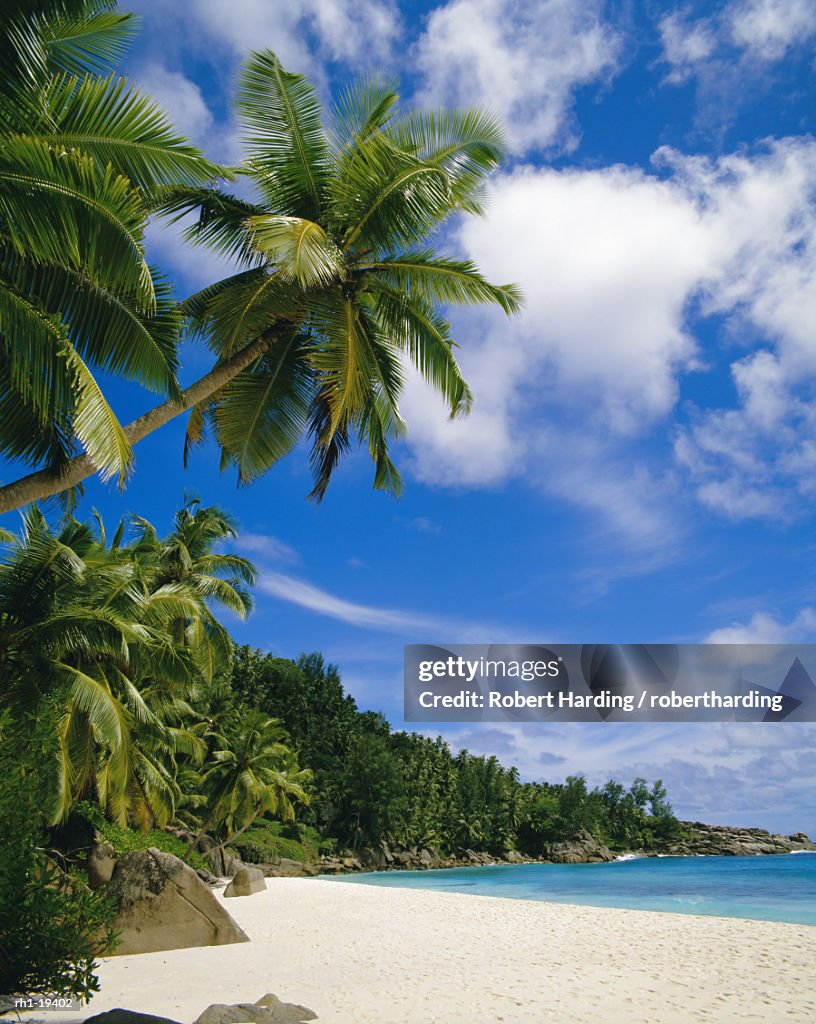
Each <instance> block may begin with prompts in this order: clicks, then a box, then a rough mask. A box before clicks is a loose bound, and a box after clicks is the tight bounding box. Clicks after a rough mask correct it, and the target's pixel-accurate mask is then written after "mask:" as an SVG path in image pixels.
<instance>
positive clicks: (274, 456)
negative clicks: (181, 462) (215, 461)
mask: <svg viewBox="0 0 816 1024" xmlns="http://www.w3.org/2000/svg"><path fill="white" fill-rule="evenodd" d="M313 392H314V378H313V376H312V374H311V371H310V370H309V367H308V365H307V363H306V361H305V359H304V352H303V348H302V338H301V337H300V336H299V335H297V334H296V333H295V332H289V334H288V335H284V336H283V337H282V338H280V339H279V340H278V341H277V342H276V343H275V344H274V345H273V346H272V348H271V349H270V350H269V351H268V352H267V353H266V355H265V356H264V357H263V358H262V359H260V360H259V361H258V362H257V363H256V364H255V365H254V366H252V367H250V368H249V369H247V370H244V371H243V373H240V374H239V375H238V376H237V377H236V378H235V379H234V380H232V381H231V382H230V383H229V384H228V385H227V386H226V387H225V388H224V389H223V390H222V391H221V392H220V394H219V398H218V402H217V403H216V404H215V407H214V411H213V421H214V423H215V427H216V437H217V440H218V443H219V444H220V445H221V448H222V451H223V452H224V454H225V455H226V456H227V458H228V459H229V461H230V462H231V463H232V464H234V465H235V466H236V467H237V469H238V476H239V481H240V482H241V483H249V482H250V481H252V480H254V479H255V478H256V477H258V476H259V475H261V474H262V473H265V472H266V471H267V470H268V469H269V468H270V466H272V465H274V464H275V463H276V462H277V461H278V460H279V459H281V458H283V456H284V455H286V454H288V453H289V452H290V451H291V450H292V448H294V446H295V445H296V444H297V442H298V441H299V440H300V438H301V437H302V436H303V433H304V431H305V429H306V422H307V416H308V409H309V403H310V400H311V397H312V394H313Z"/></svg>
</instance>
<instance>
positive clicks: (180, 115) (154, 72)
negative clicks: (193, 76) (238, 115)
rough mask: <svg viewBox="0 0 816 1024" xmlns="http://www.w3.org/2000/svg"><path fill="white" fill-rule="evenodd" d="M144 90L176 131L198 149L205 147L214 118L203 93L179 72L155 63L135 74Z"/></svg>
mask: <svg viewBox="0 0 816 1024" xmlns="http://www.w3.org/2000/svg"><path fill="white" fill-rule="evenodd" d="M134 78H135V79H136V80H137V81H138V83H139V86H140V88H143V89H144V90H145V92H147V93H148V95H150V96H151V97H152V98H153V99H154V100H155V101H156V102H157V103H158V105H159V106H160V107H161V108H162V109H163V110H165V111H166V112H167V113H168V114H169V116H170V119H171V121H172V122H173V124H174V125H175V127H176V128H177V129H178V130H179V131H180V132H181V133H182V134H184V135H186V136H187V138H189V139H192V140H193V142H195V143H197V144H198V145H204V144H205V142H206V137H207V134H208V132H209V131H210V129H211V127H212V124H213V115H212V112H211V110H210V108H209V107H208V106H207V103H206V102H205V100H204V97H203V95H202V94H201V90H200V89H199V87H198V86H197V85H196V84H195V82H191V81H190V79H189V78H186V77H185V76H184V75H183V74H182V73H181V72H180V71H170V70H169V69H168V68H166V67H163V66H162V65H161V64H158V63H155V62H152V63H149V64H143V65H141V66H140V67H138V68H137V69H136V71H135V73H134Z"/></svg>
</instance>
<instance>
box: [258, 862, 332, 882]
mask: <svg viewBox="0 0 816 1024" xmlns="http://www.w3.org/2000/svg"><path fill="white" fill-rule="evenodd" d="M258 867H259V868H260V869H261V871H263V873H264V875H265V876H266V877H267V878H301V877H303V876H304V875H318V874H320V868H318V867H316V866H315V865H314V864H303V863H302V862H301V861H299V860H289V859H288V858H287V857H281V859H280V860H279V861H278V863H277V864H259V865H258Z"/></svg>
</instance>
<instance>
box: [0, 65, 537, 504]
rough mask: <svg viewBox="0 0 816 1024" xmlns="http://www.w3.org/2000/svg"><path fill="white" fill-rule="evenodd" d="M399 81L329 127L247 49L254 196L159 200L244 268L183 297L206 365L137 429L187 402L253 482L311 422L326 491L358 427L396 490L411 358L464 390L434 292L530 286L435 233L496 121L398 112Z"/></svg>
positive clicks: (476, 200)
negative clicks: (458, 254)
mask: <svg viewBox="0 0 816 1024" xmlns="http://www.w3.org/2000/svg"><path fill="white" fill-rule="evenodd" d="M397 99H398V96H397V92H396V90H395V87H394V85H393V84H392V83H389V82H372V83H369V84H362V85H359V86H357V87H354V88H352V89H349V90H348V91H347V92H345V93H344V94H343V96H342V97H341V98H340V100H339V102H338V103H337V105H336V107H335V110H334V117H333V119H332V123H331V125H330V126H329V127H328V128H324V125H323V121H322V116H321V109H320V105H319V103H318V101H317V98H316V95H315V92H314V90H313V88H312V86H311V85H310V84H309V82H308V81H307V80H306V79H305V78H304V77H303V76H301V75H296V74H291V73H289V72H287V71H286V70H284V68H283V67H282V66H281V64H280V62H279V60H278V59H277V57H276V56H275V55H274V54H273V53H271V52H269V51H265V52H262V53H256V54H254V55H253V56H252V57H251V59H250V60H249V62H248V64H247V66H246V69H245V71H244V73H243V77H242V80H241V85H240V89H239V94H238V111H239V115H240V117H241V120H242V124H243V130H244V136H245V140H246V145H247V152H248V158H247V161H246V163H245V165H244V166H243V167H242V168H240V169H239V170H238V174H239V175H240V176H241V177H242V178H243V179H245V180H246V181H247V182H248V183H249V184H251V185H252V186H253V188H254V192H255V195H256V201H255V202H250V201H246V200H243V199H241V198H238V197H236V196H234V195H230V194H227V193H225V192H223V191H220V190H217V189H214V188H189V187H184V188H175V189H174V188H170V189H168V190H167V191H166V193H165V196H164V200H163V204H162V207H161V208H162V210H163V212H165V213H169V214H173V215H175V216H179V217H182V216H186V215H189V214H191V213H193V214H195V215H196V217H197V219H196V221H195V223H194V224H193V225H192V226H191V227H190V228H189V230H188V232H187V237H188V238H189V239H190V240H191V241H194V242H197V243H200V244H203V245H207V246H210V247H212V248H213V249H215V250H216V251H217V252H220V253H223V254H225V255H229V256H231V257H234V258H235V259H237V260H238V261H239V262H240V263H241V264H242V267H241V269H240V272H239V273H237V274H236V275H234V276H232V277H230V278H227V279H226V280H224V281H221V282H219V283H217V284H214V285H212V286H211V287H209V288H206V289H204V290H203V291H202V292H199V293H198V294H196V295H194V296H191V297H190V298H189V299H188V300H187V301H186V302H184V303H183V304H182V309H181V312H182V313H183V315H184V316H185V317H186V320H187V323H188V325H189V328H190V330H191V332H192V334H193V335H195V336H198V337H200V338H203V339H204V340H205V341H206V343H207V344H208V345H209V347H210V348H211V350H212V352H213V354H214V356H215V364H214V367H213V369H212V370H211V371H210V372H209V373H207V374H206V375H205V376H204V377H203V378H201V379H200V380H199V381H197V382H196V383H195V384H193V385H191V386H190V387H189V388H187V389H186V390H185V391H183V392H182V393H181V394H180V395H178V396H173V397H171V398H170V400H169V401H167V402H165V403H163V404H162V405H160V406H158V407H156V408H154V409H152V410H151V411H150V412H148V413H146V414H145V415H143V416H141V417H139V418H138V419H137V420H135V421H133V422H132V423H131V424H130V425H129V426H128V427H127V428H126V429H125V436H126V438H127V440H128V442H129V443H130V444H133V443H136V442H137V441H139V440H140V439H142V438H143V437H145V436H147V435H148V434H150V433H151V432H152V431H154V430H156V429H158V428H159V427H161V426H162V425H164V424H165V423H167V422H168V421H169V420H171V419H172V418H174V417H175V416H178V415H179V414H181V413H182V412H185V411H186V410H191V416H190V422H189V426H188V431H187V439H188V445H189V444H193V443H195V442H196V441H198V440H200V439H201V438H202V437H203V436H204V435H205V433H206V431H207V430H208V429H209V430H211V431H212V434H213V435H214V437H215V440H216V442H217V443H218V445H219V446H220V449H221V453H222V463H223V464H225V465H233V466H235V467H236V468H237V471H238V476H239V480H240V481H241V482H248V481H250V480H252V479H254V478H255V477H257V476H259V475H260V474H262V473H264V472H265V471H266V470H268V469H269V467H270V466H272V465H273V464H274V463H275V462H276V461H277V460H278V459H280V458H281V457H282V456H283V455H285V454H287V453H288V452H289V451H291V450H292V448H293V447H294V446H295V445H296V444H297V443H298V441H300V440H301V439H302V438H303V437H304V436H308V438H309V439H310V445H311V460H312V466H313V470H314V489H313V491H312V495H313V496H314V497H316V498H318V499H319V498H321V497H322V496H323V494H324V493H325V490H326V487H327V485H328V482H329V479H330V477H331V474H332V471H333V470H334V468H335V467H336V465H337V463H338V461H339V459H340V458H341V456H342V455H343V454H344V453H345V452H346V451H348V449H349V448H350V447H351V445H352V444H353V443H354V441H355V440H356V441H359V442H361V443H362V444H364V445H365V446H367V448H368V449H369V451H370V453H371V456H372V458H373V460H374V463H375V477H374V485H375V486H376V487H378V488H383V489H390V490H394V491H396V490H398V489H399V486H400V480H399V475H398V473H397V471H396V469H395V467H394V465H393V463H392V462H391V459H390V456H389V441H390V440H391V439H393V438H394V437H395V436H397V435H398V434H399V433H400V431H401V429H402V420H401V418H400V414H399V398H400V393H401V391H402V387H403V381H404V377H405V370H406V364H410V363H413V364H414V365H415V366H416V367H417V368H418V369H419V371H420V373H421V374H422V375H423V376H424V377H425V379H426V380H428V381H429V382H430V383H431V384H432V385H433V386H434V387H435V388H436V389H437V390H438V391H439V393H440V394H441V396H442V398H443V400H444V401H445V402H446V404H447V406H448V408H449V409H450V412H451V414H452V415H460V414H463V413H466V412H467V411H468V409H469V407H470V402H471V396H470V392H469V390H468V387H467V385H466V383H465V381H464V380H463V378H462V375H461V373H460V370H459V367H458V364H457V362H456V359H455V356H454V342H453V339H452V337H451V330H450V325H449V324H448V322H447V321H446V319H445V318H444V316H443V315H442V313H441V312H440V309H439V307H440V305H447V304H463V303H465V304H468V303H470V304H483V303H492V304H497V305H499V306H500V307H501V308H502V309H503V310H505V312H507V313H511V312H513V311H515V310H516V309H517V308H518V306H519V303H520V296H519V293H518V291H517V289H516V288H515V287H514V286H512V285H505V286H497V285H493V284H491V283H490V282H488V281H487V280H485V278H484V277H483V276H482V275H481V274H480V273H479V271H478V270H477V268H476V267H475V266H474V264H473V263H471V262H470V261H467V260H460V259H451V258H447V257H441V256H438V255H437V254H436V253H434V252H433V250H432V249H430V248H429V246H428V240H429V238H430V237H431V236H432V235H433V233H434V232H436V231H437V230H438V229H439V227H440V226H441V225H443V224H444V223H445V222H446V221H447V220H448V219H449V218H450V217H451V216H453V215H455V214H458V213H466V214H479V213H480V212H481V210H482V191H483V187H484V183H485V179H486V177H487V175H488V173H489V172H490V171H491V170H492V169H493V168H495V167H496V165H497V164H498V162H499V160H500V159H501V156H502V153H503V139H502V134H501V131H500V129H499V127H498V126H497V124H496V122H495V121H494V120H493V118H492V117H490V116H489V115H487V114H486V113H484V112H480V111H478V110H472V111H467V110H466V111H440V112H436V113H422V112H409V113H407V114H398V112H397ZM94 471H95V470H94V466H93V464H92V463H91V462H90V461H89V460H88V459H77V460H74V461H72V462H71V463H70V464H69V465H67V466H66V467H65V469H64V471H63V472H62V473H54V472H52V471H49V470H46V471H43V472H38V473H34V474H31V475H30V476H28V477H26V478H24V479H22V480H20V481H17V482H16V483H13V484H9V485H7V486H5V487H3V488H0V512H3V511H7V510H8V509H11V508H15V507H18V506H19V505H21V504H24V503H26V502H28V501H32V500H35V499H38V498H43V497H47V496H49V495H52V494H54V493H56V492H57V491H59V490H60V489H62V488H65V487H69V486H73V485H76V484H78V483H80V482H81V481H82V480H83V479H85V478H87V477H88V476H90V475H91V474H92V473H93V472H94Z"/></svg>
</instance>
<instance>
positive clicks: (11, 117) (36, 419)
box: [0, 0, 223, 483]
mask: <svg viewBox="0 0 816 1024" xmlns="http://www.w3.org/2000/svg"><path fill="white" fill-rule="evenodd" d="M132 28H133V18H132V16H131V15H129V14H126V13H124V12H122V11H119V10H118V9H117V8H116V4H115V3H114V2H110V0H59V2H57V0H32V2H18V0H9V3H7V4H6V5H4V11H3V17H2V19H0V125H2V127H0V267H2V269H1V270H0V391H1V392H2V396H3V397H2V400H0V454H3V455H4V456H6V457H9V458H12V459H20V460H22V461H24V462H26V463H28V464H30V465H38V466H43V467H45V468H47V469H50V470H51V471H59V470H60V469H61V468H62V467H64V465H65V463H66V462H67V460H68V459H70V458H71V457H72V456H73V455H75V454H76V453H77V451H78V450H80V449H81V450H82V451H84V452H85V453H87V455H88V456H90V459H91V461H92V463H93V466H94V468H95V469H96V470H98V471H99V472H100V474H101V475H102V477H103V478H104V479H108V478H111V477H116V478H118V480H119V481H120V483H121V482H123V481H124V480H125V478H126V476H127V474H128V472H129V470H130V468H131V463H132V452H131V448H130V443H129V441H128V439H127V437H126V436H125V433H124V431H123V428H122V427H121V425H120V424H119V422H118V420H117V418H116V415H115V414H114V412H113V410H112V409H111V407H110V405H109V404H108V402H107V400H106V398H105V395H104V393H103V391H102V389H101V388H100V386H99V384H98V382H97V379H96V376H95V375H96V374H98V372H99V371H107V372H110V373H114V374H117V375H119V376H122V377H124V378H126V379H128V380H132V381H137V382H138V383H140V384H142V385H144V386H145V387H148V388H150V389H152V390H155V391H159V392H160V393H162V394H165V395H173V396H174V395H176V394H177V393H178V384H177V381H176V370H177V368H178V357H177V346H178V340H179V332H180V327H181V321H180V318H179V315H178V312H177V310H176V309H175V307H174V304H173V301H172V297H171V293H170V289H169V288H168V287H167V285H166V284H165V282H164V281H163V280H162V278H161V275H159V274H158V273H157V272H156V271H154V269H153V268H151V267H150V266H149V265H148V263H147V262H146V257H145V252H144V230H145V227H146V225H147V221H148V216H149V214H150V212H151V209H152V195H153V193H154V192H155V190H156V189H157V188H158V187H165V186H167V185H170V184H173V185H186V186H194V185H201V184H204V183H205V182H207V181H208V180H210V179H212V177H214V176H215V175H216V174H217V173H219V168H217V167H216V166H215V165H214V164H212V163H210V162H209V161H207V160H205V159H204V158H203V157H202V156H201V154H200V153H199V152H198V151H197V150H196V149H195V148H193V147H192V146H190V145H188V144H187V143H186V142H185V140H184V139H182V138H181V137H180V136H178V135H177V133H176V132H175V131H174V130H173V129H172V127H171V126H170V124H169V123H168V121H167V119H166V117H165V116H164V115H163V114H162V112H161V111H160V110H159V109H158V108H157V107H156V106H155V105H154V104H153V103H152V101H151V100H149V99H148V98H147V97H145V96H144V95H142V94H141V93H139V92H138V90H136V89H134V88H133V87H132V86H130V85H129V84H128V83H127V82H126V81H125V80H124V79H122V78H119V77H117V76H116V75H115V74H114V73H113V67H114V65H115V63H116V61H117V60H118V59H119V58H120V57H121V55H122V53H123V51H124V49H125V48H126V45H127V43H128V41H129V37H130V35H131V32H132ZM222 173H223V172H222Z"/></svg>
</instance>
